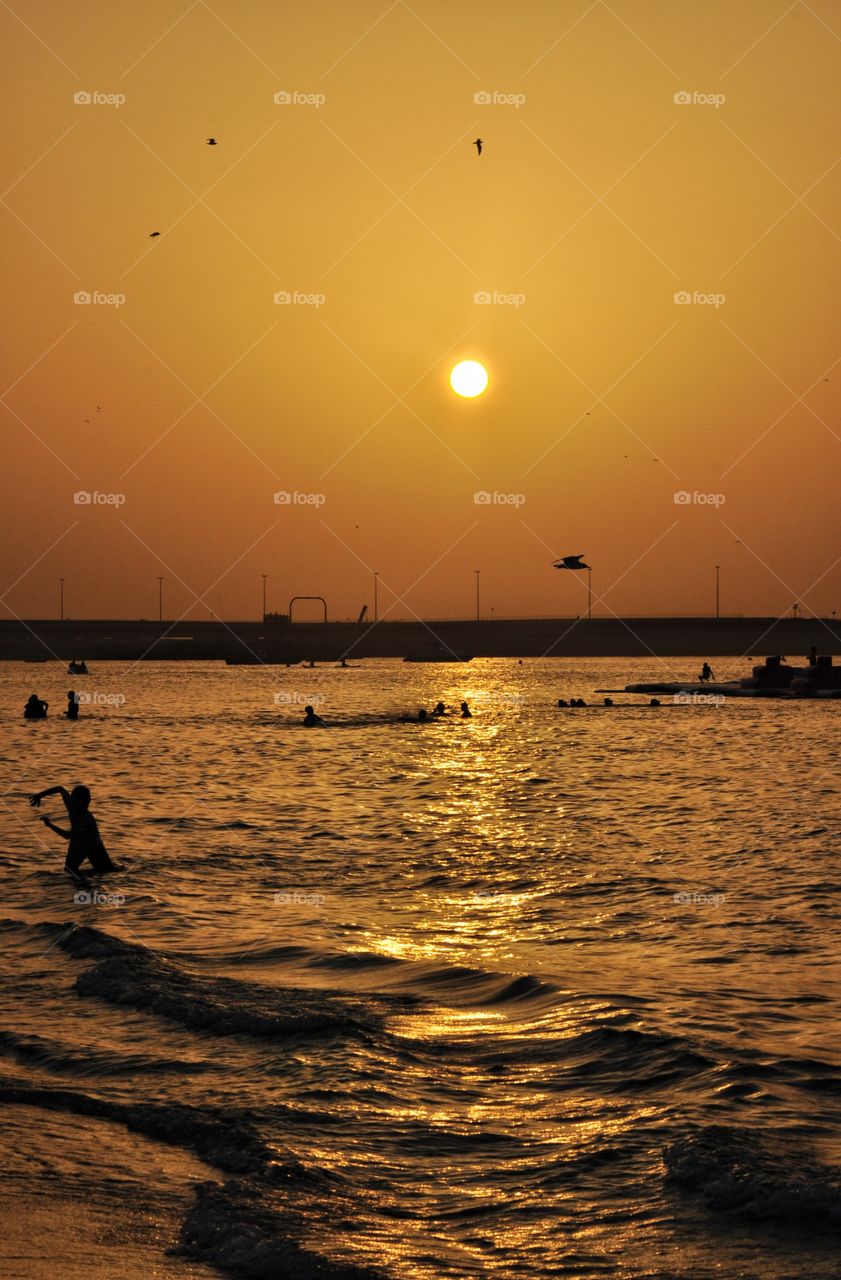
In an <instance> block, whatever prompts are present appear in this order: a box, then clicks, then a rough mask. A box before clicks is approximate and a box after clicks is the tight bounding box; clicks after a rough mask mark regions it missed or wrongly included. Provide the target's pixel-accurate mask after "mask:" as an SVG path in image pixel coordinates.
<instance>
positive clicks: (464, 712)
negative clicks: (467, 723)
mask: <svg viewBox="0 0 841 1280" xmlns="http://www.w3.org/2000/svg"><path fill="white" fill-rule="evenodd" d="M446 715H449V712H448V711H447V708H446V707H445V706H444V704H443V702H436V704H435V706H434V707H433V708H432V710H431V711H427V709H426V707H419V708H418V715H417V720H416V722H415V723H417V724H426V723H427V722H428V721H430V720H440V719H441V718H442V716H446ZM472 717H473V712H472V711H471V710H470V708H469V707H468V705H467V703H466V702H462V704H461V706H460V707H459V719H461V720H470V719H472ZM413 718H414V717H411V716H410V717H409V719H410V720H412V719H413Z"/></svg>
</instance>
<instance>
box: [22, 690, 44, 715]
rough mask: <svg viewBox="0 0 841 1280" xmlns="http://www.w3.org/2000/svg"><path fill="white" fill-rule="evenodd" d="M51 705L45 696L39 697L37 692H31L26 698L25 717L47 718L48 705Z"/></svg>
mask: <svg viewBox="0 0 841 1280" xmlns="http://www.w3.org/2000/svg"><path fill="white" fill-rule="evenodd" d="M49 705H50V704H49V702H45V701H44V699H43V698H39V697H38V694H37V693H30V695H29V697H28V698H27V700H26V706H25V707H24V709H23V715H24V719H26V720H46V718H47V707H48V706H49Z"/></svg>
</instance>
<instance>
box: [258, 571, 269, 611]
mask: <svg viewBox="0 0 841 1280" xmlns="http://www.w3.org/2000/svg"><path fill="white" fill-rule="evenodd" d="M268 576H269V575H268V574H267V573H261V574H260V577H261V578H262V579H263V621H264V622H265V621H266V578H267V577H268Z"/></svg>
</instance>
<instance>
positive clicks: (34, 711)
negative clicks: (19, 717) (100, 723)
mask: <svg viewBox="0 0 841 1280" xmlns="http://www.w3.org/2000/svg"><path fill="white" fill-rule="evenodd" d="M49 705H50V704H49V702H45V701H44V699H43V698H39V697H38V694H37V693H31V694H30V695H29V697H28V698H27V700H26V706H25V707H24V708H23V718H24V720H46V718H47V710H48V708H49ZM64 714H65V716H66V717H67V719H68V720H78V719H79V695H78V694H77V693H76V692H75V691H74V690H73V689H70V690H69V691H68V694H67V710H66V711H65V713H64Z"/></svg>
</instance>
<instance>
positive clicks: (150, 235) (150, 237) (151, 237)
mask: <svg viewBox="0 0 841 1280" xmlns="http://www.w3.org/2000/svg"><path fill="white" fill-rule="evenodd" d="M160 234H161V233H160V231H150V232H149V239H150V240H154V238H155V236H159V235H160Z"/></svg>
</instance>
